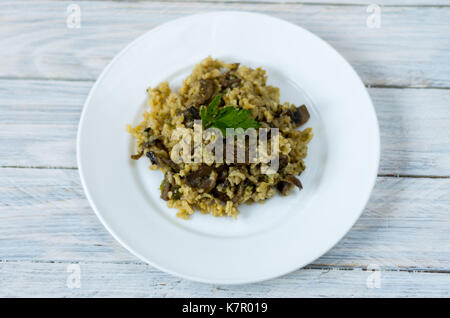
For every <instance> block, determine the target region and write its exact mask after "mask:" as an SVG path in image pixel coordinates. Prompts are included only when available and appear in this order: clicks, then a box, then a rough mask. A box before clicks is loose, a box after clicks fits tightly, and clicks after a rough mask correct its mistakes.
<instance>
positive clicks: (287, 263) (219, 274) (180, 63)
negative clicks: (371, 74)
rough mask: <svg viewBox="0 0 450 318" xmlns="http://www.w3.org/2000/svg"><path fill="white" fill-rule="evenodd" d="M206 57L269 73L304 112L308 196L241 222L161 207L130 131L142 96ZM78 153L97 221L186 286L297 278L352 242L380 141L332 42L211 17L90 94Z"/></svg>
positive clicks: (124, 61) (249, 213)
mask: <svg viewBox="0 0 450 318" xmlns="http://www.w3.org/2000/svg"><path fill="white" fill-rule="evenodd" d="M208 55H211V56H212V57H214V58H220V59H224V60H227V61H230V62H241V63H242V64H245V65H249V66H255V67H256V66H262V67H263V68H265V69H267V70H268V76H269V83H270V84H273V85H277V86H279V87H280V91H281V100H282V101H290V102H292V103H295V104H301V103H306V104H307V105H308V108H309V109H310V112H311V114H312V116H311V120H310V121H309V122H308V123H307V125H306V126H307V127H309V126H310V127H313V130H314V134H315V136H314V138H313V140H312V141H311V144H310V147H309V153H308V157H307V159H306V165H307V169H306V171H305V172H304V173H303V174H302V175H301V176H300V179H301V180H302V183H303V187H304V190H302V191H301V192H299V191H297V190H296V191H295V192H294V193H293V194H291V195H290V196H288V197H284V198H281V197H280V196H278V195H277V196H276V197H274V198H272V199H270V200H268V201H267V202H266V203H265V204H264V205H261V204H253V205H247V206H243V207H242V208H241V214H240V215H239V218H238V220H237V221H236V220H233V219H231V218H214V217H211V216H209V215H201V214H200V213H198V214H195V215H194V216H193V217H192V218H191V219H190V220H188V221H186V220H182V219H178V218H176V217H175V214H176V211H175V210H173V209H169V208H167V207H166V203H165V202H164V201H162V200H161V199H160V198H159V184H160V182H161V180H162V174H161V173H160V172H155V171H149V170H148V162H147V161H146V160H139V161H137V162H135V161H133V160H131V159H129V156H130V154H131V153H133V152H134V141H133V140H132V138H131V137H130V136H129V135H128V134H127V133H126V130H125V126H126V124H127V123H132V124H136V123H137V122H138V121H139V120H140V116H141V114H142V112H143V110H144V105H145V99H146V92H145V91H146V88H147V87H148V86H152V87H153V86H155V85H157V84H158V83H159V82H161V81H163V80H168V81H169V82H170V84H171V86H173V87H177V86H178V85H179V84H180V81H181V79H182V78H183V77H185V76H186V75H187V74H188V73H189V72H190V71H191V70H192V67H193V66H194V65H195V64H197V63H198V62H199V61H200V60H201V59H203V58H204V57H206V56H208ZM77 150H78V165H79V169H80V175H81V180H82V183H83V186H84V188H85V191H86V195H87V197H88V199H89V201H90V203H91V204H92V207H93V209H94V211H95V212H96V214H97V215H98V217H99V218H100V220H101V221H102V222H103V224H104V225H105V227H106V228H107V229H108V230H109V231H110V232H111V234H112V235H113V236H114V237H115V238H116V239H117V240H118V241H119V242H120V243H121V244H122V245H124V246H125V247H126V248H127V249H129V250H130V251H131V252H133V253H134V254H135V255H136V256H138V257H139V258H141V259H142V260H144V261H146V262H148V263H150V264H151V265H153V266H155V267H158V268H160V269H162V270H164V271H167V272H169V273H172V274H175V275H178V276H181V277H184V278H188V279H192V280H197V281H202V282H209V283H222V284H231V283H248V282H255V281H261V280H265V279H269V278H273V277H277V276H280V275H283V274H285V273H288V272H290V271H293V270H295V269H298V268H300V267H302V266H304V265H306V264H308V263H310V262H312V261H313V260H314V259H316V258H318V257H319V256H321V255H322V254H323V253H325V252H326V251H327V250H328V249H330V248H331V247H332V246H334V244H336V243H337V242H338V241H339V240H340V239H341V238H342V237H343V236H344V235H345V233H346V232H347V231H348V230H349V229H350V228H351V226H352V225H353V224H354V223H355V222H356V220H357V219H358V217H359V215H360V214H361V212H362V211H363V209H364V206H365V204H366V203H367V201H368V199H369V196H370V192H371V190H372V187H373V185H374V182H375V178H376V175H377V170H378V162H379V132H378V124H377V119H376V115H375V112H374V109H373V106H372V103H371V100H370V98H369V96H368V94H367V91H366V89H365V87H364V85H363V84H362V82H361V80H360V79H359V77H358V75H357V74H356V73H355V72H354V70H353V69H352V68H351V66H350V65H349V64H348V63H347V62H346V61H345V60H344V59H343V58H342V57H341V56H340V55H339V54H338V53H337V52H336V51H335V50H334V49H333V48H331V47H330V46H329V45H328V44H326V43H325V42H324V41H322V40H321V39H319V38H318V37H316V36H315V35H313V34H311V33H310V32H308V31H306V30H304V29H302V28H300V27H298V26H295V25H293V24H290V23H288V22H285V21H282V20H279V19H275V18H273V17H269V16H265V15H261V14H255V13H246V12H215V13H207V14H200V15H194V16H188V17H185V18H181V19H178V20H175V21H172V22H169V23H166V24H163V25H161V26H160V27H158V28H155V29H153V30H151V31H149V32H148V33H146V34H144V35H143V36H141V37H140V38H138V39H137V40H136V41H134V42H133V43H131V44H130V45H129V46H128V47H127V48H125V49H124V50H123V51H122V52H121V53H119V54H118V55H117V56H116V58H115V59H114V60H113V61H112V62H111V63H110V64H109V65H108V67H107V68H106V69H105V70H104V72H103V73H102V75H101V76H100V77H99V79H98V80H97V82H96V84H95V85H94V87H93V88H92V90H91V92H90V94H89V97H88V99H87V101H86V104H85V107H84V110H83V113H82V116H81V120H80V126H79V131H78V144H77Z"/></svg>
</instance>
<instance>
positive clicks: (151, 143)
mask: <svg viewBox="0 0 450 318" xmlns="http://www.w3.org/2000/svg"><path fill="white" fill-rule="evenodd" d="M266 81H267V76H266V72H265V71H264V70H263V69H261V68H256V69H252V68H249V67H246V66H243V65H240V64H239V63H231V64H228V63H225V62H222V61H219V60H216V59H212V58H211V57H208V58H206V59H204V60H203V61H201V62H200V63H199V64H198V65H196V66H195V68H194V69H193V71H192V73H191V74H190V75H189V76H188V77H187V78H186V79H185V80H184V81H183V83H182V84H181V87H180V89H179V90H178V92H174V91H172V90H171V89H170V87H169V84H168V83H167V82H162V83H160V84H159V85H158V86H157V87H155V88H153V89H150V88H149V89H148V95H149V106H150V109H149V110H148V111H146V112H145V113H144V114H143V121H142V122H141V123H140V124H139V125H137V126H136V127H132V126H131V125H128V127H127V129H128V132H129V133H131V134H132V136H133V137H134V138H136V154H133V155H131V158H132V159H135V160H137V159H139V158H141V157H145V158H148V159H149V160H150V169H152V170H155V169H160V170H161V171H162V172H163V173H164V179H163V180H162V183H161V186H160V190H161V199H163V200H165V201H167V204H168V206H169V207H171V208H176V209H178V211H179V212H178V213H177V216H179V217H182V218H189V216H190V215H191V214H193V213H194V211H195V210H199V211H200V212H201V213H204V214H211V215H213V216H233V217H236V216H237V215H238V214H239V210H238V207H239V205H240V204H243V203H253V202H259V203H263V202H264V201H265V200H267V199H269V198H271V197H273V196H274V195H275V194H276V192H277V191H278V192H279V193H280V194H281V195H283V196H286V195H289V193H290V192H291V191H292V190H293V188H294V187H297V188H299V189H301V188H302V184H301V182H300V180H299V179H298V176H299V175H300V174H301V173H302V172H303V171H304V170H305V168H306V167H305V164H304V161H303V160H304V158H305V157H306V155H307V145H308V142H309V141H310V140H311V138H312V136H313V133H312V129H311V128H305V129H303V130H298V129H297V128H298V127H300V126H302V125H304V124H305V123H306V122H307V121H308V119H309V117H310V115H309V112H308V109H307V108H306V106H305V105H301V106H299V107H297V106H295V105H293V104H290V103H289V102H285V103H282V104H280V97H279V89H278V88H277V87H273V86H270V85H266ZM231 128H232V129H234V130H232V129H231ZM211 131H212V132H211ZM253 137H255V139H252V138H253ZM256 140H257V143H256V145H257V146H258V148H257V149H256V150H255V149H253V148H252V147H251V146H250V145H251V144H252V141H256ZM186 145H187V146H186ZM208 145H209V146H214V147H215V148H214V147H208ZM222 149H223V150H222ZM254 150H255V151H254ZM149 177H150V176H149Z"/></svg>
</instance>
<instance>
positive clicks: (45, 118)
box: [0, 80, 450, 176]
mask: <svg viewBox="0 0 450 318" xmlns="http://www.w3.org/2000/svg"><path fill="white" fill-rule="evenodd" d="M91 86H92V83H91V82H74V81H33V80H28V81H20V80H0V107H1V112H0V129H1V131H2V134H0V151H1V153H2V154H3V155H2V156H0V165H1V166H24V167H66V168H75V167H76V165H77V164H76V150H75V144H76V134H77V126H78V121H79V116H80V113H81V110H82V107H83V103H84V100H85V98H86V96H87V94H88V92H89V89H90V87H91ZM369 93H370V95H371V97H372V99H373V102H374V105H375V108H376V111H377V115H378V119H379V123H380V131H381V145H382V147H381V148H382V149H381V150H382V152H381V153H382V154H381V165H380V173H381V174H395V175H397V174H400V175H437V176H449V175H450V151H449V149H450V138H448V136H450V125H449V124H448V123H449V122H450V90H442V89H392V88H370V89H369Z"/></svg>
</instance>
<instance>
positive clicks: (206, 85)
mask: <svg viewBox="0 0 450 318" xmlns="http://www.w3.org/2000/svg"><path fill="white" fill-rule="evenodd" d="M213 94H214V81H213V80H212V79H202V80H200V94H199V95H197V98H196V100H195V102H196V104H197V105H205V104H207V103H208V101H209V100H210V99H211V97H212V95H213Z"/></svg>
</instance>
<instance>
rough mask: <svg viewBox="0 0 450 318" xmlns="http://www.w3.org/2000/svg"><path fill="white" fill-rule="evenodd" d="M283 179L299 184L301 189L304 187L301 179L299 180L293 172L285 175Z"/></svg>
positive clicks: (298, 186)
mask: <svg viewBox="0 0 450 318" xmlns="http://www.w3.org/2000/svg"><path fill="white" fill-rule="evenodd" d="M283 181H286V182H289V183H290V184H293V185H295V186H297V188H299V189H300V190H301V189H303V186H302V183H301V182H300V180H298V179H297V178H296V177H294V176H293V175H291V174H289V175H287V176H286V177H284V178H283Z"/></svg>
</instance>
